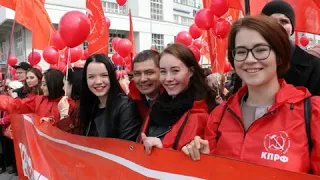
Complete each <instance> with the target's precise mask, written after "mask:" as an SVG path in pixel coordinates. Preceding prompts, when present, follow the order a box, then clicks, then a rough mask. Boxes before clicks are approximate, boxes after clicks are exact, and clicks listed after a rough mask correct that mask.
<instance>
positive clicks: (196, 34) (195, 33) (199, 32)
mask: <svg viewBox="0 0 320 180" xmlns="http://www.w3.org/2000/svg"><path fill="white" fill-rule="evenodd" d="M189 33H190V35H191V36H192V38H193V39H198V38H199V37H200V36H201V35H202V30H201V29H200V28H198V26H197V25H196V24H192V25H191V26H190V28H189Z"/></svg>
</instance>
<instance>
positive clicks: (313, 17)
mask: <svg viewBox="0 0 320 180" xmlns="http://www.w3.org/2000/svg"><path fill="white" fill-rule="evenodd" d="M270 1H271V0H259V1H253V0H251V1H250V11H251V13H250V14H251V15H256V14H260V13H261V10H262V8H263V7H264V5H265V4H266V3H268V2H270ZM285 1H287V2H288V3H289V4H290V5H291V6H292V7H293V9H294V11H295V15H296V27H295V30H296V31H299V32H308V33H312V34H320V7H319V6H320V0H285Z"/></svg>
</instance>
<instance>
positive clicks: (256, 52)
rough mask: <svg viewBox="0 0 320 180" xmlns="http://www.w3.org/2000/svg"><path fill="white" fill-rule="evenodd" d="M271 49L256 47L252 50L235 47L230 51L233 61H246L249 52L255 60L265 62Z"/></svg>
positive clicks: (264, 46)
mask: <svg viewBox="0 0 320 180" xmlns="http://www.w3.org/2000/svg"><path fill="white" fill-rule="evenodd" d="M271 49H272V48H271V46H268V45H258V46H255V47H254V48H252V49H247V48H245V47H237V48H235V49H234V50H232V57H233V59H234V60H235V61H238V62H241V61H244V60H246V59H247V57H248V54H249V52H251V54H252V56H253V57H254V58H255V59H256V60H266V59H267V58H268V57H269V56H270V53H271Z"/></svg>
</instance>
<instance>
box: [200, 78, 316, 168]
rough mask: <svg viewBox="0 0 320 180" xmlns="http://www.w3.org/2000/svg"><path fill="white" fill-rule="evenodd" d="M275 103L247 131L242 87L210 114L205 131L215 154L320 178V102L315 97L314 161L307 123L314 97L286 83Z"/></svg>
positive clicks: (313, 111)
mask: <svg viewBox="0 0 320 180" xmlns="http://www.w3.org/2000/svg"><path fill="white" fill-rule="evenodd" d="M279 82H280V84H281V89H280V90H279V91H278V92H277V94H276V95H275V100H274V101H275V102H274V104H273V105H272V106H271V107H270V108H269V110H268V111H267V112H266V113H265V115H264V116H262V117H261V118H259V119H257V120H256V121H255V122H254V123H253V124H252V125H251V126H250V127H249V129H248V131H247V132H245V131H244V128H243V125H242V120H241V117H242V116H241V108H240V101H241V98H242V97H243V96H244V95H245V93H246V92H247V87H242V88H241V89H240V90H239V91H238V92H237V93H236V94H235V95H233V96H231V97H230V98H229V99H228V101H227V102H225V103H223V104H221V105H220V106H218V107H217V108H216V109H214V111H212V113H211V114H210V118H209V120H208V124H207V127H206V130H205V139H207V140H209V144H210V150H211V154H215V155H220V156H225V157H230V158H235V159H240V160H244V161H248V162H253V163H257V164H261V165H266V166H271V167H276V168H280V169H285V170H290V171H296V172H305V173H308V172H310V170H312V171H313V173H315V174H320V134H319V130H320V98H319V97H312V98H311V101H312V104H311V106H312V111H311V112H312V118H311V119H312V120H311V122H310V127H311V138H312V141H313V143H314V146H313V149H312V154H311V158H310V155H309V148H308V140H307V133H306V126H305V119H304V99H305V98H307V97H310V96H311V94H310V93H309V91H308V90H307V89H306V88H303V87H297V88H295V87H293V86H292V85H288V84H286V82H285V81H284V80H280V81H279Z"/></svg>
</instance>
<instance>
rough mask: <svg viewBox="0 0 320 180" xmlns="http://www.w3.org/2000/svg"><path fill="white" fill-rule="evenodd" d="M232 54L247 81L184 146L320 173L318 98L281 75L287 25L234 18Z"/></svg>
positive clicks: (194, 153)
mask: <svg viewBox="0 0 320 180" xmlns="http://www.w3.org/2000/svg"><path fill="white" fill-rule="evenodd" d="M228 41H229V42H228V49H229V51H228V59H229V61H230V64H231V65H232V66H233V68H234V69H235V71H236V73H237V74H238V75H239V77H240V78H241V79H242V80H243V81H244V82H245V85H244V86H243V87H242V88H241V89H240V90H239V91H238V92H237V93H236V94H234V95H233V96H231V97H229V99H228V100H227V102H225V103H222V104H221V105H219V106H218V107H217V108H216V109H214V111H212V113H211V114H210V117H209V120H208V123H207V126H206V128H205V130H204V131H205V132H204V134H205V135H204V138H202V137H199V136H197V137H195V138H194V140H193V141H191V142H190V143H189V144H187V145H185V146H184V147H183V148H182V151H183V152H184V153H185V154H186V155H188V156H191V157H192V159H193V160H199V159H200V153H202V154H214V155H219V156H224V157H228V158H233V159H239V160H243V161H247V162H251V163H256V164H261V165H265V166H271V167H275V168H280V169H285V170H289V171H295V172H303V173H309V172H313V173H314V174H317V175H319V174H320V160H319V159H320V149H319V148H320V141H319V139H320V135H319V133H318V132H319V129H320V126H319V120H320V98H319V97H318V96H313V97H312V98H311V93H310V92H309V91H308V89H306V88H305V87H294V86H293V85H290V84H287V83H286V81H285V80H284V79H279V77H281V75H283V74H284V73H286V71H287V70H288V69H289V67H290V57H291V49H290V41H289V39H288V36H287V34H286V31H285V29H284V28H283V27H282V26H281V25H280V24H279V23H277V21H276V20H274V19H273V18H270V17H268V16H264V15H262V16H247V17H245V18H243V19H240V20H238V21H237V22H235V23H234V24H233V25H232V27H231V30H230V33H229V37H228Z"/></svg>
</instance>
